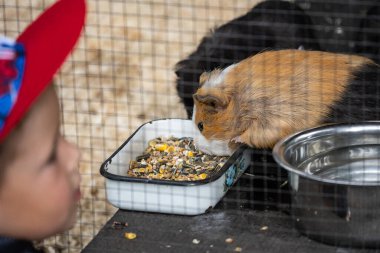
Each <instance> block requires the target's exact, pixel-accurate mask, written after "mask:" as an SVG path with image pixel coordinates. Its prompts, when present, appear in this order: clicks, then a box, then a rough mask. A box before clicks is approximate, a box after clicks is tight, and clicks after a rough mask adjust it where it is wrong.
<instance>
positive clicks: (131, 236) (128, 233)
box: [124, 232, 137, 240]
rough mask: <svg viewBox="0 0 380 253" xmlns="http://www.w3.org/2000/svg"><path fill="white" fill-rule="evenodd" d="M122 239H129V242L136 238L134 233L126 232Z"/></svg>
mask: <svg viewBox="0 0 380 253" xmlns="http://www.w3.org/2000/svg"><path fill="white" fill-rule="evenodd" d="M124 237H125V238H127V239H129V240H133V239H135V238H136V237H137V235H136V234H135V233H131V232H126V233H125V234H124Z"/></svg>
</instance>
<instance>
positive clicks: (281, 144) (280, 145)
mask: <svg viewBox="0 0 380 253" xmlns="http://www.w3.org/2000/svg"><path fill="white" fill-rule="evenodd" d="M358 127H361V128H368V127H371V128H374V129H378V131H379V134H380V121H364V122H357V123H333V124H325V125H322V126H318V127H314V128H310V129H306V130H303V131H299V132H296V133H294V134H291V135H289V136H287V137H284V138H283V139H281V140H280V141H278V142H277V143H276V144H275V146H274V148H273V151H272V154H273V158H274V160H275V161H276V162H277V164H279V165H280V166H281V167H282V168H284V169H286V170H287V171H289V172H290V173H294V174H297V175H299V176H301V177H305V178H308V179H310V180H314V181H319V182H323V183H329V184H339V185H348V186H380V182H374V183H371V182H370V183H368V182H366V183H360V182H348V181H344V180H332V179H325V178H321V177H319V176H316V175H313V174H308V173H305V172H304V171H300V170H298V169H296V168H294V166H292V165H291V164H289V163H288V162H287V161H286V159H285V158H284V150H286V146H287V144H289V143H290V142H291V141H293V140H294V139H301V138H302V137H307V136H309V137H310V136H312V135H313V134H315V133H320V132H325V133H328V132H331V131H332V130H335V132H336V130H337V129H339V130H341V129H344V130H342V131H343V132H347V131H349V130H351V129H353V128H358ZM379 137H380V136H379ZM302 139H303V138H302Z"/></svg>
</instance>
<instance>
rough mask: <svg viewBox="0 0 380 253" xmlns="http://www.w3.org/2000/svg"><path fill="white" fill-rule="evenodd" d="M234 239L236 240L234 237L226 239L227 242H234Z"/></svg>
mask: <svg viewBox="0 0 380 253" xmlns="http://www.w3.org/2000/svg"><path fill="white" fill-rule="evenodd" d="M233 241H234V239H232V238H227V239H226V243H233Z"/></svg>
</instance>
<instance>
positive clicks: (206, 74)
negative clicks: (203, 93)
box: [199, 72, 211, 87]
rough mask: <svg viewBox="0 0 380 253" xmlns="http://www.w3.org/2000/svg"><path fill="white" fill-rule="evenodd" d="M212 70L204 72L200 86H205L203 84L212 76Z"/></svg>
mask: <svg viewBox="0 0 380 253" xmlns="http://www.w3.org/2000/svg"><path fill="white" fill-rule="evenodd" d="M210 75H211V72H203V73H202V74H201V76H200V77H199V86H200V87H201V86H203V84H204V83H205V82H206V81H207V80H208V79H209V78H210Z"/></svg>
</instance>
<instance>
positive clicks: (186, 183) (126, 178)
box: [100, 118, 247, 186]
mask: <svg viewBox="0 0 380 253" xmlns="http://www.w3.org/2000/svg"><path fill="white" fill-rule="evenodd" d="M165 120H183V121H189V120H188V119H179V118H178V119H177V118H163V119H157V120H151V121H148V122H146V123H144V124H142V125H141V126H140V127H138V128H137V129H136V131H135V132H133V134H132V135H130V136H129V137H128V139H127V140H126V141H124V143H123V144H122V145H121V146H120V147H119V148H118V149H117V150H116V151H115V152H113V154H112V155H111V156H110V157H109V158H108V159H107V160H105V161H104V162H103V163H102V165H101V166H100V174H101V175H102V176H104V177H105V178H107V179H111V180H116V181H124V182H134V183H147V184H165V185H179V186H194V185H202V184H207V183H210V182H213V181H215V180H217V179H218V178H220V177H221V175H223V174H224V173H225V172H226V171H227V170H228V168H230V166H231V165H232V164H234V163H235V161H236V159H237V158H238V157H239V156H240V155H241V154H243V152H244V150H246V149H247V146H245V145H241V146H240V147H239V148H238V149H237V150H236V151H235V152H234V153H233V154H232V155H231V156H230V157H229V158H228V160H227V161H226V163H225V164H224V165H223V167H222V168H220V170H219V171H218V172H217V173H215V174H213V175H211V177H208V178H206V179H202V180H194V181H175V180H161V179H148V178H138V177H129V176H127V175H126V176H121V175H115V174H112V173H109V172H108V171H107V166H108V165H109V164H111V163H112V158H113V157H115V156H116V155H117V153H119V152H120V150H121V149H123V148H124V146H125V145H127V143H128V142H129V141H130V140H131V139H132V138H133V136H135V134H136V133H137V132H138V131H140V129H141V128H142V127H144V126H145V125H147V124H153V123H154V122H156V121H165Z"/></svg>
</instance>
